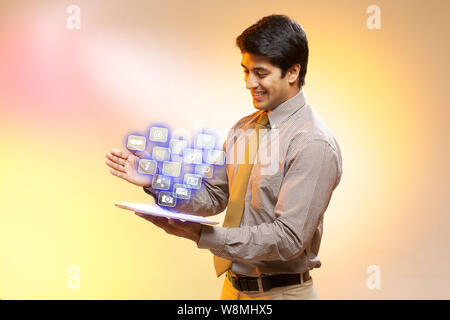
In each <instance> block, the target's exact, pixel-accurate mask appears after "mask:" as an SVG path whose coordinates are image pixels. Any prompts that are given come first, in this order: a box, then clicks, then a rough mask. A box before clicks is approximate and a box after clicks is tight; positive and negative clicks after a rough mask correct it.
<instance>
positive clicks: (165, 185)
mask: <svg viewBox="0 0 450 320" xmlns="http://www.w3.org/2000/svg"><path fill="white" fill-rule="evenodd" d="M152 188H153V189H159V190H169V188H170V178H169V177H165V176H163V175H160V174H155V175H154V176H153V181H152Z"/></svg>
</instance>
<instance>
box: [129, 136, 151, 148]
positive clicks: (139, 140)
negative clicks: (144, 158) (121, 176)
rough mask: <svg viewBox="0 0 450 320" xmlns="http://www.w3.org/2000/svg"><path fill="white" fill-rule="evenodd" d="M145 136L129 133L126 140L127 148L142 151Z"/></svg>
mask: <svg viewBox="0 0 450 320" xmlns="http://www.w3.org/2000/svg"><path fill="white" fill-rule="evenodd" d="M145 142H146V139H145V137H142V136H134V135H129V136H128V140H127V149H129V150H136V151H144V150H145Z"/></svg>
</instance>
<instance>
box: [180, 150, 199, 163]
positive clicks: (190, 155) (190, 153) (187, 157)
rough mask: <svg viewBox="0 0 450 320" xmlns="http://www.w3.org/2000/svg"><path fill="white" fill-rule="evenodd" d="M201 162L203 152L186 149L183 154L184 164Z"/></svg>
mask: <svg viewBox="0 0 450 320" xmlns="http://www.w3.org/2000/svg"><path fill="white" fill-rule="evenodd" d="M202 160H203V151H202V150H198V149H186V151H185V152H184V162H186V163H193V164H201V163H202Z"/></svg>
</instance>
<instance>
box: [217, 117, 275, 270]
mask: <svg viewBox="0 0 450 320" xmlns="http://www.w3.org/2000/svg"><path fill="white" fill-rule="evenodd" d="M268 122H269V118H268V116H267V111H264V112H262V113H261V115H260V117H259V119H258V120H257V121H256V125H255V131H254V132H252V133H251V134H250V136H249V143H248V145H247V147H246V149H245V159H244V163H243V164H239V167H238V169H237V172H236V176H235V178H234V181H233V184H232V186H231V188H230V196H229V198H228V206H227V212H226V214H225V220H224V222H223V226H224V227H228V228H233V227H239V226H240V225H241V218H242V214H243V213H244V204H245V194H246V192H247V185H248V180H249V178H250V173H251V171H252V168H253V162H254V160H255V158H254V157H256V152H253V153H252V155H251V156H253V157H252V158H253V159H250V152H249V149H250V145H255V142H256V145H257V146H258V148H259V129H263V128H266V126H267V123H268ZM255 132H256V134H255ZM247 159H248V162H246V161H247ZM214 267H215V269H216V273H217V277H220V275H222V274H223V273H224V272H225V271H227V270H228V269H230V267H231V261H230V260H228V259H225V258H222V257H219V256H216V255H215V256H214Z"/></svg>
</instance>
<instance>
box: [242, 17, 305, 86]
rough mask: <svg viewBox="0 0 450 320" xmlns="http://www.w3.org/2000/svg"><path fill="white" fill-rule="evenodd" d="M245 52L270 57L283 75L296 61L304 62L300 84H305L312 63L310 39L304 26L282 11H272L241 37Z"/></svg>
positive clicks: (301, 63) (282, 75) (271, 61)
mask: <svg viewBox="0 0 450 320" xmlns="http://www.w3.org/2000/svg"><path fill="white" fill-rule="evenodd" d="M236 45H237V46H238V47H239V49H241V53H244V52H247V53H250V54H256V55H261V56H264V57H267V58H268V59H269V61H270V63H271V64H273V65H274V66H277V67H278V68H280V69H281V78H284V76H285V75H286V71H287V70H288V69H289V68H290V67H292V66H293V65H294V64H296V63H298V64H300V66H301V68H300V74H299V79H298V86H299V88H301V87H302V86H303V85H304V84H305V75H306V70H307V66H308V55H309V49H308V40H307V39H306V34H305V31H304V30H303V28H302V26H301V25H300V24H299V23H297V22H295V21H294V20H292V19H291V18H289V17H288V16H286V15H282V14H272V15H269V16H265V17H263V18H261V19H260V20H258V21H257V22H256V23H255V24H254V25H252V26H250V27H248V28H247V29H245V30H244V31H243V32H242V33H241V34H240V35H239V36H238V37H237V38H236Z"/></svg>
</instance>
